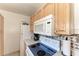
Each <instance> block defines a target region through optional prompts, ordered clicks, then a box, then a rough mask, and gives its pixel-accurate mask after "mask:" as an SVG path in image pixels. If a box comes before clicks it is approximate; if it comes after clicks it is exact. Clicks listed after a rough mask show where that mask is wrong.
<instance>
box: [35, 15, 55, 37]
mask: <svg viewBox="0 0 79 59" xmlns="http://www.w3.org/2000/svg"><path fill="white" fill-rule="evenodd" d="M34 33H36V34H43V35H48V36H52V35H54V17H53V16H52V15H48V16H46V17H44V18H42V19H40V20H37V21H35V22H34Z"/></svg>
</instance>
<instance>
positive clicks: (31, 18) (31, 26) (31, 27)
mask: <svg viewBox="0 0 79 59" xmlns="http://www.w3.org/2000/svg"><path fill="white" fill-rule="evenodd" d="M33 23H34V16H31V17H30V31H31V32H33Z"/></svg>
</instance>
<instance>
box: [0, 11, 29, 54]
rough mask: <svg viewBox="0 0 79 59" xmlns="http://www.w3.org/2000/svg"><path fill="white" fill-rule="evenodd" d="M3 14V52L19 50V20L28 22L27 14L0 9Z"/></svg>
mask: <svg viewBox="0 0 79 59" xmlns="http://www.w3.org/2000/svg"><path fill="white" fill-rule="evenodd" d="M0 14H1V15H2V16H4V54H8V53H11V52H14V51H18V50H19V44H20V43H19V41H20V34H21V32H20V31H21V30H20V27H21V21H23V20H24V21H26V22H28V23H29V16H24V15H21V14H17V13H13V12H9V11H5V10H0Z"/></svg>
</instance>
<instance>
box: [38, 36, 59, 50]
mask: <svg viewBox="0 0 79 59" xmlns="http://www.w3.org/2000/svg"><path fill="white" fill-rule="evenodd" d="M40 42H42V43H43V44H45V45H47V46H49V47H51V48H53V49H56V50H57V51H59V50H60V37H58V36H54V37H53V36H44V35H40Z"/></svg>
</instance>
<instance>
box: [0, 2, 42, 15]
mask: <svg viewBox="0 0 79 59" xmlns="http://www.w3.org/2000/svg"><path fill="white" fill-rule="evenodd" d="M41 5H43V3H0V9H3V10H7V11H11V12H15V13H19V14H23V15H27V16H31V15H32V14H33V13H34V12H35V11H37V9H38V8H40V7H41Z"/></svg>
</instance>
